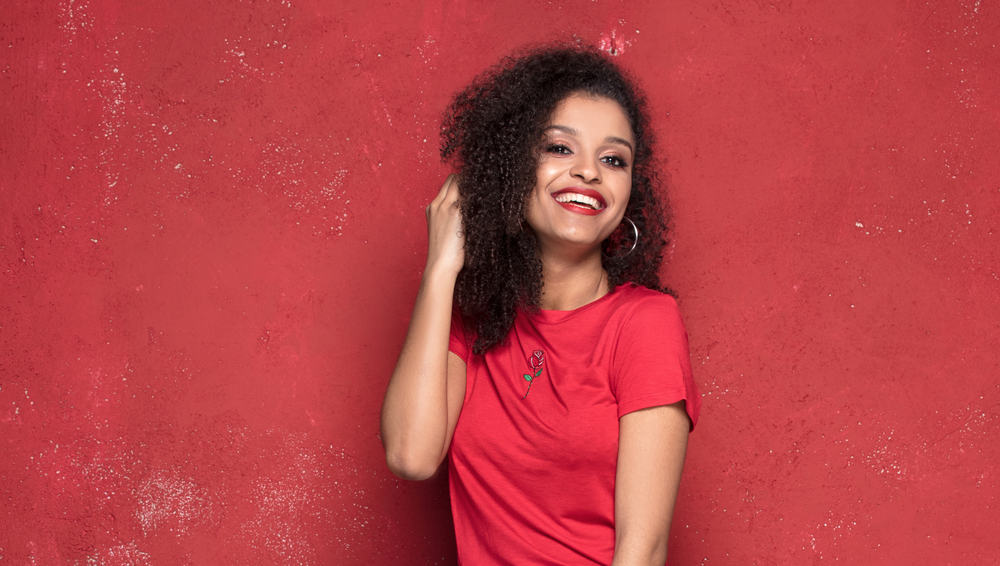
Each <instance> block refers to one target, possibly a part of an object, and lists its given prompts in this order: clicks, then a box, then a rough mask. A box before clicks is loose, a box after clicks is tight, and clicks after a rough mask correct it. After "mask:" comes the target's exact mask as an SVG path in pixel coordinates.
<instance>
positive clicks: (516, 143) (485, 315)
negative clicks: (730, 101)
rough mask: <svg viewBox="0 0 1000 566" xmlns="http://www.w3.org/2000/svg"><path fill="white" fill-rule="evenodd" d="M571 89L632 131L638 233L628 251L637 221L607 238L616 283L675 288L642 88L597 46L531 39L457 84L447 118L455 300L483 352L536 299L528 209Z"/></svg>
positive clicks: (631, 212)
mask: <svg viewBox="0 0 1000 566" xmlns="http://www.w3.org/2000/svg"><path fill="white" fill-rule="evenodd" d="M575 93H585V94H588V95H592V96H599V97H606V98H609V99H611V100H614V101H615V102H617V103H618V104H619V105H621V107H622V109H623V110H624V111H625V114H626V116H627V117H628V121H629V124H630V125H631V127H632V132H633V134H634V135H635V140H636V147H635V151H634V156H633V166H632V192H631V196H630V198H629V202H628V205H627V207H626V209H625V215H626V216H627V217H629V218H630V219H631V220H632V221H633V222H634V223H635V225H636V227H637V228H638V230H639V234H640V237H639V240H638V244H637V245H636V248H635V250H633V251H632V252H631V253H625V252H626V251H627V249H628V247H630V246H631V240H632V234H631V230H628V229H624V228H620V229H618V230H616V231H615V233H614V234H612V236H611V237H609V238H608V240H607V241H605V242H604V243H603V245H602V254H601V256H602V262H603V266H604V269H605V270H606V271H607V273H608V283H609V285H610V288H611V289H614V288H615V287H617V286H618V285H619V284H621V283H624V282H627V281H631V282H634V283H638V284H640V285H643V286H646V287H649V288H651V289H657V290H659V291H662V292H665V293H670V294H673V293H672V291H670V290H669V289H666V288H664V287H663V286H662V284H661V283H660V276H659V269H660V264H661V262H662V259H663V249H664V247H665V246H666V244H667V210H666V207H665V204H664V202H663V201H662V200H661V198H660V196H659V195H658V192H659V191H658V189H659V184H660V183H659V179H658V177H657V175H656V171H655V164H654V161H653V134H652V131H651V129H650V127H649V118H648V116H647V113H646V103H645V99H644V97H643V95H642V93H641V92H640V91H639V90H638V89H637V88H636V87H635V85H634V83H633V81H632V80H630V78H629V77H628V76H627V75H626V74H625V73H624V72H623V71H622V70H621V69H619V68H618V66H617V65H615V64H614V63H613V62H612V61H611V60H610V59H609V58H608V57H607V56H606V55H604V54H603V53H601V52H600V51H598V50H597V49H594V48H591V47H580V46H577V45H568V46H563V45H557V46H545V47H535V48H531V49H528V50H526V51H522V52H519V53H516V54H514V55H511V56H508V57H506V58H504V59H503V60H501V61H500V63H499V64H497V65H496V66H495V67H493V68H491V69H489V70H488V71H486V72H485V73H483V74H482V75H480V76H478V77H477V78H476V79H475V80H474V81H473V82H472V83H471V84H470V85H469V86H468V87H466V88H465V89H464V90H462V91H460V92H459V93H458V94H457V95H456V96H455V98H454V99H453V100H452V103H451V105H450V106H449V107H448V109H447V111H446V112H445V115H444V121H443V123H442V126H441V130H442V139H441V156H442V158H443V159H445V161H450V162H451V163H452V164H453V165H454V166H455V168H456V170H457V172H458V176H459V194H460V203H461V204H460V207H461V213H462V223H463V227H464V232H465V267H464V268H463V269H462V271H461V273H459V276H458V281H457V282H456V287H455V302H456V304H457V306H458V309H459V311H460V312H461V314H462V318H463V319H464V321H465V324H466V325H467V326H468V327H470V328H471V329H474V330H475V335H476V341H475V344H474V345H473V351H474V352H475V353H477V354H481V353H483V352H485V351H486V350H488V349H490V348H491V347H493V346H494V345H496V344H498V343H499V342H500V341H502V340H503V339H504V337H505V336H506V335H507V333H508V332H510V329H511V327H512V326H513V324H514V316H515V314H516V313H517V308H518V307H519V306H520V307H523V308H528V309H535V308H538V304H539V301H540V298H541V291H542V262H541V259H540V258H539V255H538V245H537V240H536V237H535V234H534V232H533V231H532V229H531V228H530V227H529V226H528V224H527V222H526V221H525V219H524V210H525V201H526V199H527V197H528V195H529V194H530V193H531V192H532V190H533V189H534V187H535V174H536V173H535V171H536V169H537V164H538V157H539V145H540V143H541V141H542V138H543V131H544V129H545V127H546V126H547V125H548V122H549V119H550V117H551V115H552V113H553V111H554V110H555V108H556V106H557V105H558V104H559V102H561V101H562V100H563V99H565V98H566V97H567V96H569V95H571V94H575ZM622 232H625V234H624V235H622V234H621V233H622ZM622 239H624V240H626V242H625V244H622V243H621V241H620V240H622Z"/></svg>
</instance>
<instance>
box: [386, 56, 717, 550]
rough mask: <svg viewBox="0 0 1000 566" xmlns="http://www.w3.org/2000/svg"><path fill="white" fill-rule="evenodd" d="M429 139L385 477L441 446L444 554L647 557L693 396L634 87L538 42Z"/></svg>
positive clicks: (589, 60)
mask: <svg viewBox="0 0 1000 566" xmlns="http://www.w3.org/2000/svg"><path fill="white" fill-rule="evenodd" d="M443 136H444V137H443V143H442V155H443V157H444V158H446V159H452V160H453V161H454V163H455V165H456V167H457V170H458V174H457V175H451V176H449V177H448V179H447V180H446V181H445V183H444V186H442V188H441V190H440V192H439V193H438V195H437V197H436V198H435V199H434V201H433V202H432V203H431V204H430V205H429V206H428V207H427V222H428V232H429V243H428V252H427V264H426V268H425V271H424V275H423V279H422V281H421V285H420V290H419V293H418V295H417V301H416V306H415V307H414V312H413V318H412V320H411V322H410V328H409V332H408V334H407V337H406V341H405V343H404V345H403V349H402V352H401V353H400V356H399V361H398V363H397V365H396V369H395V371H394V372H393V375H392V379H391V381H390V383H389V387H388V390H387V391H386V396H385V402H384V406H383V410H382V438H383V442H384V443H385V449H386V459H387V461H388V464H389V467H390V469H391V470H392V471H393V472H394V473H396V474H397V475H399V476H401V477H404V478H408V479H424V478H427V477H430V476H431V475H433V474H434V472H435V471H436V470H437V469H438V467H439V466H440V464H441V462H442V461H443V460H444V458H445V456H446V455H447V456H448V457H449V463H450V489H451V501H452V510H453V513H454V517H455V532H456V538H457V541H458V554H459V560H460V562H461V563H462V564H468V565H476V566H478V565H490V564H518V565H521V564H531V565H535V564H560V565H565V564H613V565H615V566H625V565H638V564H644V565H645V564H656V565H657V566H662V565H663V564H664V562H665V560H666V555H667V535H668V532H669V529H670V517H671V514H672V511H673V506H674V501H675V498H676V494H677V487H678V484H679V481H680V475H681V469H682V466H683V461H684V453H685V448H686V442H687V434H688V432H689V430H690V429H691V427H693V426H694V423H695V421H696V419H697V414H698V406H699V398H698V395H697V393H696V391H695V386H694V383H693V381H692V379H691V371H690V363H689V359H688V352H687V338H686V335H685V332H684V328H683V326H682V324H681V321H680V317H679V314H678V312H677V307H676V303H675V302H674V300H673V298H672V297H671V296H670V295H668V294H665V293H664V292H661V291H660V290H659V289H661V285H660V282H659V276H658V271H659V267H660V261H661V256H662V250H663V247H664V245H665V243H666V240H665V234H666V228H665V224H664V219H663V210H662V209H661V207H660V205H659V199H658V198H657V195H656V192H655V184H656V182H655V180H656V175H655V172H654V163H653V161H652V157H653V155H652V149H651V133H650V131H649V126H648V123H647V118H646V114H645V110H644V102H643V99H642V98H641V97H640V96H639V95H638V93H637V92H636V90H635V88H634V87H633V86H632V84H631V83H630V82H629V81H628V80H627V79H626V78H625V77H624V76H623V74H622V72H621V71H620V70H619V69H618V68H617V67H616V66H615V65H614V64H613V63H612V62H611V61H610V60H609V59H608V58H606V57H605V56H603V54H601V53H600V52H597V51H595V50H590V49H580V48H573V47H570V48H561V47H559V48H546V49H542V50H536V51H532V52H528V53H526V54H523V55H521V56H519V57H516V58H509V59H505V60H504V61H502V62H501V64H500V65H499V66H498V67H496V68H494V69H492V70H490V71H489V72H487V73H486V74H484V75H483V76H481V77H479V78H477V79H476V80H475V81H474V82H473V84H472V85H470V86H469V87H467V88H466V89H465V90H464V91H462V92H460V93H459V94H458V95H457V96H456V98H455V100H454V101H453V102H452V105H451V107H450V108H449V110H448V112H447V114H446V117H445V123H444V127H443ZM456 307H457V308H456ZM453 313H454V314H453Z"/></svg>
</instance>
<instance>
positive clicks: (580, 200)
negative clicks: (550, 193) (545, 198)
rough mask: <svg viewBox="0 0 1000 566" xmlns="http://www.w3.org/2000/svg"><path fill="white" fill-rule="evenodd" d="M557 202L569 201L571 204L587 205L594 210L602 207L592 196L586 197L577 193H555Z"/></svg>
mask: <svg viewBox="0 0 1000 566" xmlns="http://www.w3.org/2000/svg"><path fill="white" fill-rule="evenodd" d="M556 201H557V202H571V203H573V204H582V205H584V206H589V207H590V208H593V209H594V210H601V209H602V208H604V207H603V206H601V203H600V202H599V201H598V200H597V199H596V198H593V197H588V196H586V195H580V194H577V193H563V194H561V195H556Z"/></svg>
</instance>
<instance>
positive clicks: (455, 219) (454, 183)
mask: <svg viewBox="0 0 1000 566" xmlns="http://www.w3.org/2000/svg"><path fill="white" fill-rule="evenodd" d="M458 198H459V195H458V175H455V174H451V175H448V178H447V179H445V181H444V185H442V186H441V190H440V191H438V194H437V196H436V197H434V200H433V201H431V203H430V204H429V205H427V271H428V272H431V271H437V270H440V271H441V272H442V273H448V274H452V275H455V276H458V272H459V271H461V270H462V266H463V265H464V264H465V237H464V235H463V233H462V215H461V212H460V210H459V205H458Z"/></svg>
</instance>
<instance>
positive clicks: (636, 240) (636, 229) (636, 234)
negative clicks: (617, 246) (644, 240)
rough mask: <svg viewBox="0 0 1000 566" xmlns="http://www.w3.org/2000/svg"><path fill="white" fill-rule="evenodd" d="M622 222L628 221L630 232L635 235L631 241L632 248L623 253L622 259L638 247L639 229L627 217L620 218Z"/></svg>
mask: <svg viewBox="0 0 1000 566" xmlns="http://www.w3.org/2000/svg"><path fill="white" fill-rule="evenodd" d="M622 220H626V221H628V223H629V224H631V225H632V232H633V233H634V234H635V239H634V240H632V247H631V248H629V249H628V251H627V252H625V255H623V256H622V257H628V256H629V255H630V254H631V253H632V252H634V251H635V247H636V246H638V245H639V228H638V227H637V226H636V225H635V222H632V219H631V218H629V217H628V216H622Z"/></svg>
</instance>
